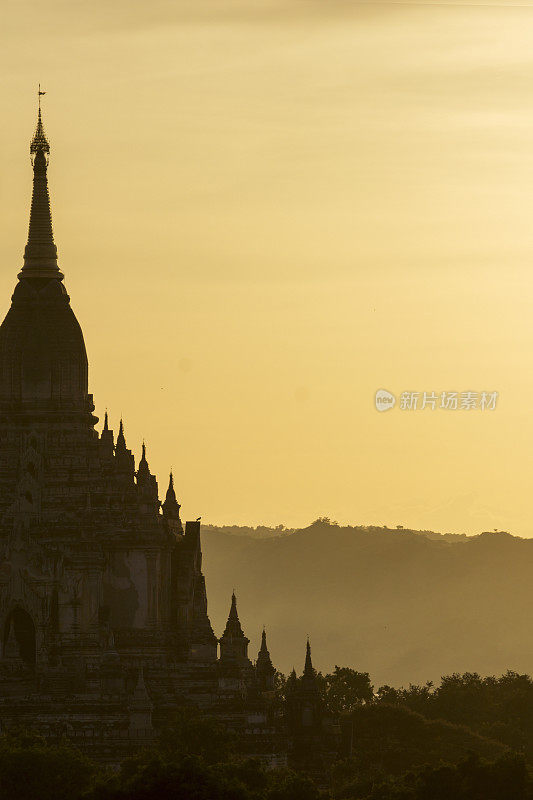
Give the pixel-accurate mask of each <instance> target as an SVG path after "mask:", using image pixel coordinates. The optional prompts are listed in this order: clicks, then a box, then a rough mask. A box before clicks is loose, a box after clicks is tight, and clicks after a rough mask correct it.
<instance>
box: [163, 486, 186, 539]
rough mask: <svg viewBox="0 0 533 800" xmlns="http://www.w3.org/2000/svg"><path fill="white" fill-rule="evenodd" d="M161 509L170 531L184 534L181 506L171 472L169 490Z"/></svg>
mask: <svg viewBox="0 0 533 800" xmlns="http://www.w3.org/2000/svg"><path fill="white" fill-rule="evenodd" d="M161 508H162V510H163V516H164V518H165V521H166V523H167V527H168V529H169V531H171V532H173V533H183V525H182V524H181V519H180V508H181V506H180V504H179V503H178V501H177V499H176V492H175V491H174V475H173V474H172V471H171V472H170V475H169V479H168V489H167V494H166V497H165V501H164V503H162V505H161Z"/></svg>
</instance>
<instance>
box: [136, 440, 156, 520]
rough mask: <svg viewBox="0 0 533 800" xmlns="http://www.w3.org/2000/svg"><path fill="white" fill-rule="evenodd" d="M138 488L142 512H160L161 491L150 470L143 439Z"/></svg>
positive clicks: (138, 471)
mask: <svg viewBox="0 0 533 800" xmlns="http://www.w3.org/2000/svg"><path fill="white" fill-rule="evenodd" d="M137 490H138V492H139V506H140V510H141V512H142V513H144V514H146V513H155V514H159V493H158V489H157V480H156V477H155V475H152V473H151V472H150V467H149V466H148V460H147V458H146V444H145V443H144V441H143V444H142V455H141V460H140V461H139V468H138V470H137Z"/></svg>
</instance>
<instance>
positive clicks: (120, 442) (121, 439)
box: [116, 417, 127, 451]
mask: <svg viewBox="0 0 533 800" xmlns="http://www.w3.org/2000/svg"><path fill="white" fill-rule="evenodd" d="M116 449H117V451H119V450H126V449H127V448H126V437H125V436H124V423H123V421H122V417H121V418H120V425H119V429H118V436H117V447H116Z"/></svg>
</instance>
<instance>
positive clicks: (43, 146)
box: [19, 86, 64, 280]
mask: <svg viewBox="0 0 533 800" xmlns="http://www.w3.org/2000/svg"><path fill="white" fill-rule="evenodd" d="M42 94H44V92H41V88H40V86H39V111H38V114H37V127H36V128H35V133H34V135H33V139H32V140H31V143H30V155H31V159H32V164H33V193H32V199H31V211H30V224H29V229H28V243H27V245H26V249H25V251H24V266H23V267H22V270H21V271H20V273H19V278H56V279H58V280H62V279H63V277H64V276H63V274H62V273H61V272H60V271H59V267H58V266H57V247H56V246H55V243H54V233H53V230H52V212H51V210H50V196H49V194H48V177H47V168H48V159H49V154H50V145H49V143H48V139H47V138H46V134H45V132H44V126H43V120H42V115H41V95H42Z"/></svg>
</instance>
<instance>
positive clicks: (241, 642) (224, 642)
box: [219, 592, 250, 665]
mask: <svg viewBox="0 0 533 800" xmlns="http://www.w3.org/2000/svg"><path fill="white" fill-rule="evenodd" d="M219 642H220V661H221V663H225V662H227V663H236V664H240V665H244V664H246V663H249V661H248V644H249V643H250V640H249V639H247V638H246V636H245V635H244V632H243V630H242V627H241V623H240V620H239V614H238V613H237V598H236V597H235V592H233V594H232V595H231V607H230V610H229V615H228V621H227V622H226V628H225V630H224V633H223V634H222V636H221V637H220V639H219Z"/></svg>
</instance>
